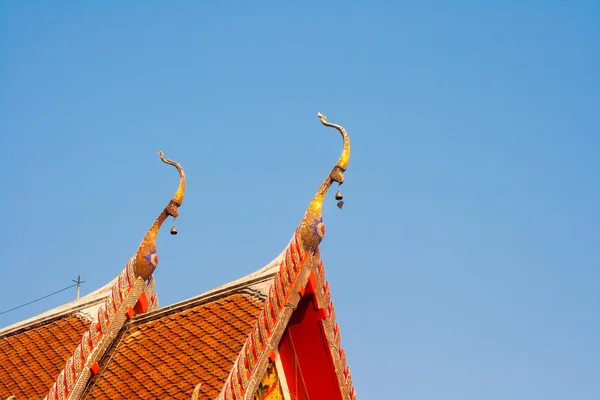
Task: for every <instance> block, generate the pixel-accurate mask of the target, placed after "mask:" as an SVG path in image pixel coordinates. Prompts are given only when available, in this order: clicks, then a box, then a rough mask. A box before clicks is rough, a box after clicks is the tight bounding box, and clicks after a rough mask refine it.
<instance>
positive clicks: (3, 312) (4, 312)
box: [0, 283, 78, 315]
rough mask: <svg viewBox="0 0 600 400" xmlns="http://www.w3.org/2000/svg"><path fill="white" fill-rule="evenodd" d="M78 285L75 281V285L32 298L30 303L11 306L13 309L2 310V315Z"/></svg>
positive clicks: (0, 313)
mask: <svg viewBox="0 0 600 400" xmlns="http://www.w3.org/2000/svg"><path fill="white" fill-rule="evenodd" d="M77 285H78V284H77V283H74V284H73V285H69V286H67V287H66V288H62V289H60V290H57V291H56V292H53V293H50V294H47V295H45V296H42V297H40V298H39V299H35V300H31V301H30V302H28V303H25V304H21V305H20V306H16V307H13V308H11V309H9V310H6V311H2V312H0V315H2V314H6V313H8V312H11V311H14V310H16V309H19V308H21V307H25V306H28V305H30V304H33V303H35V302H36V301H40V300H43V299H45V298H46V297H50V296H54V295H55V294H57V293H60V292H64V291H65V290H67V289H71V288H72V287H73V286H77Z"/></svg>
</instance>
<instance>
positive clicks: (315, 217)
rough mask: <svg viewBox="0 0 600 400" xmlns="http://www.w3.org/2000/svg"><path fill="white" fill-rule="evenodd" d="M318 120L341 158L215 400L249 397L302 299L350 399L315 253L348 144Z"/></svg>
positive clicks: (289, 249) (286, 254)
mask: <svg viewBox="0 0 600 400" xmlns="http://www.w3.org/2000/svg"><path fill="white" fill-rule="evenodd" d="M318 116H319V119H320V120H321V123H322V124H323V125H324V126H327V127H331V128H335V129H336V130H338V131H339V132H340V134H341V135H342V138H343V140H344V149H343V151H342V155H341V156H340V158H339V160H338V161H337V163H336V164H335V166H334V167H333V169H332V171H331V172H330V173H329V175H328V176H327V177H326V178H325V180H324V182H323V183H322V184H321V187H320V188H319V190H318V191H317V193H316V194H315V196H314V197H313V199H312V201H311V202H310V204H309V206H308V208H307V210H306V212H305V214H304V217H303V218H302V221H301V222H300V224H299V225H298V227H297V228H296V231H295V233H294V235H293V236H292V239H291V240H290V243H289V244H288V245H287V246H286V248H285V249H284V251H283V252H282V253H281V255H280V257H278V259H279V260H280V261H279V269H278V271H277V272H276V273H275V276H274V278H273V280H272V283H271V285H270V287H269V289H268V294H267V298H266V300H265V302H264V305H263V309H262V311H261V313H260V315H259V317H258V319H257V321H256V322H255V324H254V327H253V329H252V331H251V332H250V334H249V335H248V338H247V339H246V342H245V343H244V346H243V347H242V350H241V351H240V353H239V354H238V357H237V359H236V360H235V362H234V364H233V367H232V368H231V370H230V372H229V376H228V377H227V380H226V381H225V384H224V385H223V387H222V389H221V393H220V394H219V396H218V397H217V398H218V399H219V400H235V399H248V398H250V397H251V396H252V395H253V394H254V392H255V391H256V389H257V387H258V385H259V384H260V382H261V379H262V378H263V376H264V374H265V371H266V368H267V366H268V361H269V358H272V357H273V353H274V352H275V350H276V349H277V348H278V346H279V342H280V340H281V337H282V335H283V333H284V332H285V330H286V328H287V326H288V324H289V321H290V319H291V317H292V314H293V313H294V311H295V310H296V307H297V306H298V304H299V303H300V300H301V299H302V297H304V296H305V295H308V294H313V295H314V297H315V300H316V306H317V307H318V309H319V311H318V312H319V313H320V314H321V315H322V319H321V324H322V328H323V330H324V333H325V336H326V337H327V341H328V343H329V344H328V348H329V351H330V354H331V359H332V361H333V364H334V368H335V372H336V375H337V381H338V385H339V389H340V392H341V394H342V398H343V399H352V400H355V399H356V394H355V392H354V387H353V386H352V377H351V375H350V370H349V369H348V367H347V366H346V357H345V352H344V350H343V349H342V348H341V347H340V340H341V336H340V335H339V327H338V325H337V324H336V323H335V312H334V310H333V303H332V302H331V300H330V293H329V285H328V283H327V282H325V269H324V268H323V264H322V263H321V261H320V258H321V257H320V250H319V245H320V243H321V241H322V239H323V236H324V235H325V226H324V223H323V215H322V207H323V200H324V198H325V195H326V194H327V191H328V190H329V188H330V187H331V185H332V184H333V182H337V183H338V184H339V185H341V184H342V183H343V182H344V172H345V171H346V167H347V166H348V161H349V159H350V138H349V137H348V133H347V132H346V130H345V129H344V128H343V127H342V126H341V125H337V124H332V123H330V122H327V117H325V116H324V115H322V114H321V113H318ZM335 197H336V199H337V200H339V202H338V207H339V208H342V206H343V202H342V201H341V200H342V194H341V192H339V191H338V193H336V196H335Z"/></svg>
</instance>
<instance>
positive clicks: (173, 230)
mask: <svg viewBox="0 0 600 400" xmlns="http://www.w3.org/2000/svg"><path fill="white" fill-rule="evenodd" d="M171 235H177V228H175V225H173V227H172V228H171Z"/></svg>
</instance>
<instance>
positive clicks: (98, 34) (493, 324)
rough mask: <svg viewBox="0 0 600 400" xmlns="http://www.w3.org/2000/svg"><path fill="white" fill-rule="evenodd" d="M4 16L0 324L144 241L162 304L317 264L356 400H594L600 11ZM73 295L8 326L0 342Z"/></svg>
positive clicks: (205, 10) (68, 6) (114, 8)
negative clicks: (292, 250)
mask: <svg viewBox="0 0 600 400" xmlns="http://www.w3.org/2000/svg"><path fill="white" fill-rule="evenodd" d="M206 3H209V2H200V1H198V2H191V1H190V2H185V1H179V2H157V1H147V2H143V4H142V2H128V4H126V5H124V4H121V2H117V1H105V2H99V1H98V2H69V1H62V2H44V3H42V2H26V1H19V2H18V1H12V2H10V1H4V2H1V3H0V145H1V149H2V157H1V158H0V184H1V188H2V189H1V196H0V208H1V209H2V210H3V217H2V229H1V230H0V243H1V246H2V247H1V248H2V269H1V271H2V277H1V278H0V282H1V284H0V311H1V310H4V309H8V308H11V307H13V306H17V305H19V304H22V303H24V302H27V301H30V300H32V299H35V298H36V297H39V296H42V295H45V294H47V293H50V292H53V291H55V290H57V289H60V288H63V287H65V286H68V285H69V284H70V283H71V279H75V278H76V277H77V273H78V272H80V273H81V275H82V279H83V280H85V283H84V284H83V287H82V294H87V293H89V292H91V291H93V290H95V289H96V288H98V287H100V286H102V285H104V284H106V283H107V282H109V281H110V280H111V279H112V278H113V277H115V276H116V275H117V274H118V273H119V271H121V269H122V268H123V267H124V265H125V262H126V261H127V259H128V257H130V256H132V255H133V254H134V252H135V250H136V248H137V246H138V244H139V242H140V240H141V239H142V237H143V235H144V234H145V232H146V230H147V229H148V227H149V226H150V224H151V223H152V221H153V220H154V218H155V217H156V215H158V213H159V212H160V210H161V209H162V208H163V207H164V206H165V205H166V203H167V202H168V200H169V199H170V198H171V196H172V194H173V193H174V191H175V189H176V187H177V182H178V178H177V173H176V171H175V170H174V169H173V168H172V167H168V166H166V165H164V164H163V163H161V162H160V159H159V157H158V155H157V154H156V150H157V149H162V150H163V151H164V152H165V155H166V156H167V157H169V158H172V159H175V160H177V161H179V162H181V164H182V165H183V166H184V168H185V170H186V174H187V176H188V191H187V194H186V198H185V202H184V204H183V206H182V207H181V209H180V218H179V219H178V220H177V223H176V225H177V227H178V229H179V235H178V236H176V237H172V236H170V235H169V234H168V230H169V228H170V225H171V222H168V223H167V226H166V227H165V228H164V230H163V231H162V233H161V235H160V236H159V240H158V253H159V255H160V264H159V267H158V269H157V271H156V273H155V277H156V279H157V287H156V289H157V291H158V293H159V299H160V302H161V304H162V305H168V304H172V303H174V302H177V301H180V300H184V299H186V298H189V297H192V296H195V295H197V294H200V293H202V292H204V291H206V290H208V289H211V288H213V287H215V286H218V285H221V284H223V283H226V282H228V281H230V280H233V279H236V278H238V277H241V276H244V275H246V274H248V273H250V272H252V271H254V270H256V269H258V268H260V267H261V266H263V265H264V264H266V263H267V262H269V261H270V260H271V259H272V258H274V257H275V256H276V255H277V254H279V252H280V251H281V250H282V249H283V247H284V246H285V245H286V244H287V241H288V239H289V238H290V237H291V235H292V233H293V231H294V229H295V227H296V225H297V224H298V222H299V221H300V219H301V218H302V215H303V214H304V210H305V208H306V206H307V204H308V202H309V201H310V199H311V197H312V196H313V194H314V192H315V191H316V190H317V188H318V186H319V185H320V183H321V182H322V180H323V179H324V177H325V176H326V174H327V173H328V172H329V170H330V169H331V167H332V166H333V164H334V163H335V161H336V160H337V158H338V156H339V154H340V152H341V147H342V141H341V139H340V137H339V134H338V133H337V132H335V131H334V130H331V129H326V128H324V127H322V126H321V124H320V123H319V120H318V118H317V116H316V113H317V112H318V111H320V112H322V113H324V114H326V115H327V116H328V117H329V120H330V121H331V122H335V123H340V124H342V125H344V126H345V127H346V128H347V130H348V132H349V133H350V137H351V140H352V157H351V160H350V165H349V168H348V171H347V173H346V183H345V184H344V185H343V187H342V189H343V192H344V195H345V201H346V204H345V207H344V209H343V210H338V209H337V208H336V207H335V200H334V198H333V193H330V196H329V197H328V199H327V201H326V202H325V208H324V218H325V223H326V225H327V234H326V235H325V239H324V241H323V243H322V257H323V260H324V263H325V266H326V269H327V277H328V279H329V280H330V284H331V289H332V296H333V297H332V298H333V300H334V302H335V305H336V310H337V316H338V321H339V324H340V327H341V331H342V343H343V346H344V347H345V348H346V349H347V354H348V362H349V365H350V367H351V369H352V372H353V377H354V383H355V386H356V389H357V391H358V394H359V397H360V398H362V399H376V398H388V399H396V398H398V399H423V400H430V399H431V400H433V399H440V398H443V399H460V400H466V399H469V400H481V399H487V400H495V399H498V400H505V399H578V400H579V399H590V400H591V399H594V400H597V399H599V398H600V262H599V257H598V253H599V252H598V250H599V249H600V235H599V226H600V212H599V209H598V205H599V204H600V184H599V180H600V179H599V175H600V159H599V155H600V72H599V71H600V22H599V21H600V3H598V2H594V1H589V2H581V1H525V2H514V1H502V2H501V1H495V2H482V1H477V2H475V1H471V2H458V1H457V2H454V5H453V6H450V5H449V4H450V2H422V1H420V2H392V1H389V2H376V1H368V2H367V1H364V2H349V1H343V2H342V1H329V2H310V1H304V2H300V3H301V4H300V3H298V2H296V3H297V4H298V5H293V4H292V2H285V4H283V3H284V2H274V1H273V2H250V3H251V5H248V4H246V3H248V2H241V1H230V2H218V5H216V4H217V2H210V3H212V4H211V5H207V4H206ZM74 297H75V289H70V290H68V291H65V292H63V293H60V294H58V295H56V296H53V297H50V298H48V299H46V300H44V301H41V302H38V303H36V304H33V305H31V306H28V307H24V308H21V309H19V310H17V311H13V312H10V313H6V314H3V315H0V326H6V325H8V324H11V323H13V322H16V321H19V320H21V319H25V318H29V317H32V316H34V315H36V314H37V313H40V312H43V311H45V310H47V309H50V308H53V307H55V306H58V305H60V304H63V303H65V302H68V301H70V300H72V299H74Z"/></svg>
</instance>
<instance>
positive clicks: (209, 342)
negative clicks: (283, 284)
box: [45, 293, 263, 399]
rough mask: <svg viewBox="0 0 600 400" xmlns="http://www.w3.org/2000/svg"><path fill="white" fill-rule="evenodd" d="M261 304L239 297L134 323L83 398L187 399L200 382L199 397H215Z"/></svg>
mask: <svg viewBox="0 0 600 400" xmlns="http://www.w3.org/2000/svg"><path fill="white" fill-rule="evenodd" d="M262 304H263V302H262V301H259V300H257V299H256V298H254V297H252V296H249V295H246V294H239V293H238V294H231V295H229V296H227V297H224V298H220V299H218V300H215V301H211V302H208V303H204V304H200V305H196V306H192V308H187V309H185V310H180V311H177V310H175V311H173V312H172V313H170V314H167V315H163V314H161V313H160V310H159V312H158V313H157V314H156V316H152V315H148V316H147V317H146V318H141V319H140V320H139V321H136V320H134V321H132V323H130V324H128V325H126V326H124V327H123V329H122V331H121V333H120V334H119V335H118V336H117V338H116V339H115V343H114V344H113V346H112V348H111V349H110V351H108V352H107V353H106V355H105V356H104V358H103V359H102V360H101V362H100V367H101V369H100V372H99V374H98V375H97V376H96V377H95V378H92V379H91V380H90V382H89V384H88V388H87V389H86V393H85V394H84V396H83V398H86V399H133V398H141V399H149V398H161V399H162V398H170V399H189V398H190V396H191V394H192V391H193V389H194V387H195V386H196V384H198V383H199V382H200V383H202V386H201V388H200V394H201V396H200V398H215V397H217V396H218V394H219V391H220V389H221V387H222V386H223V382H224V381H225V378H227V375H228V374H229V371H230V369H231V366H232V365H233V362H234V361H235V359H236V358H237V356H238V353H239V352H240V350H241V348H242V345H243V344H244V341H245V340H246V337H247V336H248V333H249V332H250V330H251V329H252V326H253V324H254V322H255V321H256V318H257V317H258V314H259V313H260V310H261V308H262ZM50 381H51V380H50ZM45 389H46V388H45Z"/></svg>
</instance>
